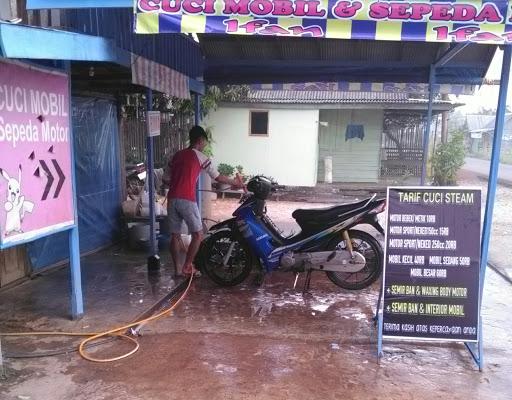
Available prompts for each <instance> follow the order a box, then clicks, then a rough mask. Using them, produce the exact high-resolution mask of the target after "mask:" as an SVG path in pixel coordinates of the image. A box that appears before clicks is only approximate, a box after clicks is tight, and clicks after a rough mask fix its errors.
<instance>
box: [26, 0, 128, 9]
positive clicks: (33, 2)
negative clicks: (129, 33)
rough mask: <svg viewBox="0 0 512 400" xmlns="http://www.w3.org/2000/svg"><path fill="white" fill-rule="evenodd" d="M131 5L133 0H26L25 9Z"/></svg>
mask: <svg viewBox="0 0 512 400" xmlns="http://www.w3.org/2000/svg"><path fill="white" fill-rule="evenodd" d="M132 7H133V0H27V10H46V9H52V8H60V9H66V8H132Z"/></svg>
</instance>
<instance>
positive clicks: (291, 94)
mask: <svg viewBox="0 0 512 400" xmlns="http://www.w3.org/2000/svg"><path fill="white" fill-rule="evenodd" d="M427 102H428V100H427V99H411V98H409V94H408V93H405V92H398V93H396V92H393V93H389V92H341V91H298V90H297V91H293V90H251V91H249V93H248V94H247V97H246V98H245V99H243V100H240V101H239V103H266V104H368V103H387V104H389V103H395V104H396V103H402V104H426V103H427ZM435 104H452V103H451V102H450V101H442V100H436V101H435Z"/></svg>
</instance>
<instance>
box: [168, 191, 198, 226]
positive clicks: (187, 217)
mask: <svg viewBox="0 0 512 400" xmlns="http://www.w3.org/2000/svg"><path fill="white" fill-rule="evenodd" d="M167 216H168V218H169V227H170V231H171V233H187V231H186V229H185V227H184V225H183V222H185V224H186V226H187V228H188V233H195V232H201V231H202V230H203V223H202V221H201V214H200V213H199V208H198V207H197V203H196V202H194V201H190V200H184V199H170V200H169V201H168V202H167Z"/></svg>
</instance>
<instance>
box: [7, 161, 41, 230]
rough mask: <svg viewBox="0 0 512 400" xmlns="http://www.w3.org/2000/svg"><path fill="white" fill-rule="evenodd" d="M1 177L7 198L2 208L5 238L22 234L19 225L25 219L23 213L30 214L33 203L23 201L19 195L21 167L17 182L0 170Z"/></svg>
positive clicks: (23, 198) (22, 197)
mask: <svg viewBox="0 0 512 400" xmlns="http://www.w3.org/2000/svg"><path fill="white" fill-rule="evenodd" d="M0 172H1V174H2V176H3V177H4V178H5V180H7V197H6V199H5V203H4V208H5V211H6V212H7V213H6V217H5V234H4V235H5V236H9V235H12V234H16V233H23V231H22V229H21V224H22V222H23V218H24V217H25V212H29V213H31V212H32V211H33V209H34V203H32V202H30V201H28V200H25V196H22V194H21V165H20V166H19V172H18V180H16V179H15V178H11V177H10V176H9V174H8V173H7V171H5V170H4V169H2V168H0Z"/></svg>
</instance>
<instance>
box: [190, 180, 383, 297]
mask: <svg viewBox="0 0 512 400" xmlns="http://www.w3.org/2000/svg"><path fill="white" fill-rule="evenodd" d="M276 187H277V185H276V184H274V183H272V182H271V181H270V180H269V179H268V178H266V177H264V176H256V177H254V178H252V179H251V180H250V181H249V182H248V183H247V190H248V192H247V193H246V194H245V195H244V196H243V197H242V199H241V200H240V204H241V205H240V206H239V207H238V209H237V210H236V211H235V212H234V213H233V218H231V219H228V220H226V221H223V222H221V223H219V224H216V225H214V226H212V227H211V228H210V230H209V231H208V233H207V235H206V238H205V240H203V242H202V244H201V248H200V250H199V253H198V258H197V260H196V265H197V266H199V267H200V269H201V270H202V271H203V272H205V273H206V275H207V276H208V277H209V278H210V279H211V280H212V281H213V282H215V283H217V284H218V285H221V286H235V285H238V284H240V283H242V282H243V281H244V280H245V279H246V278H247V277H248V276H249V274H250V272H251V270H252V268H253V265H255V264H258V263H259V264H260V267H262V269H263V271H264V272H265V273H269V272H272V271H275V270H278V269H279V270H283V271H290V272H294V273H295V274H296V278H295V284H294V287H295V285H296V284H297V278H298V276H299V273H302V272H304V273H306V279H305V284H304V291H307V290H309V285H310V281H311V273H312V271H323V272H325V273H326V274H327V276H328V278H329V279H330V280H331V281H332V282H333V283H334V284H336V285H338V286H339V287H341V288H344V289H351V290H358V289H363V288H365V287H368V286H370V285H371V284H372V283H373V282H375V281H376V280H377V279H378V278H379V276H380V274H381V271H382V266H383V261H384V256H383V250H382V247H381V245H380V243H379V242H378V241H377V239H375V238H374V237H373V236H372V235H370V234H369V233H366V232H364V231H361V230H357V229H354V227H356V226H358V225H361V224H369V225H371V226H373V227H374V228H375V229H376V230H377V231H378V232H379V233H381V234H384V230H383V228H382V227H381V226H380V224H379V221H378V219H377V215H378V214H379V213H382V212H383V211H384V210H385V208H386V200H385V199H376V195H374V196H373V197H371V198H368V199H365V200H362V201H358V202H354V203H348V204H343V205H339V206H335V207H330V208H323V209H298V210H295V211H294V212H293V213H292V217H293V218H294V219H295V220H296V221H297V223H298V225H299V226H300V228H301V231H300V232H299V233H297V234H294V235H292V236H289V237H286V236H284V235H283V234H282V232H280V231H279V229H278V228H277V227H276V225H275V224H274V223H273V221H272V220H271V219H270V217H269V216H268V215H267V208H266V200H267V199H268V197H269V196H270V195H271V193H272V192H274V191H276Z"/></svg>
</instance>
